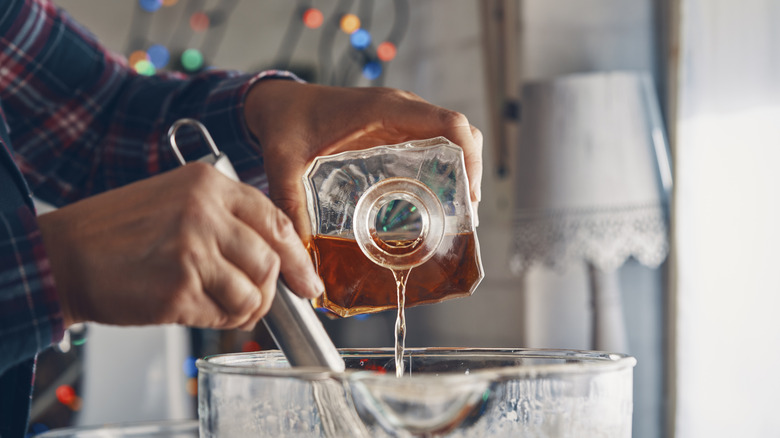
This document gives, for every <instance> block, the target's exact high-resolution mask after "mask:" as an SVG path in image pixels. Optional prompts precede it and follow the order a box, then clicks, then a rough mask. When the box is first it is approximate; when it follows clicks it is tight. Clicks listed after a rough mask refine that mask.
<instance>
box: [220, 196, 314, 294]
mask: <svg viewBox="0 0 780 438" xmlns="http://www.w3.org/2000/svg"><path fill="white" fill-rule="evenodd" d="M239 198H240V199H236V200H235V202H234V203H233V204H232V212H233V213H234V214H235V215H236V217H237V218H238V219H240V220H241V221H242V222H244V223H246V224H247V225H248V226H249V227H250V228H251V229H252V230H254V231H255V232H256V233H257V235H258V237H259V238H261V239H262V240H263V241H264V242H265V243H266V244H267V245H268V246H269V248H270V249H271V250H272V251H273V252H274V253H275V254H277V255H278V257H279V259H280V261H281V264H280V268H279V270H280V272H281V274H282V276H283V277H284V279H285V280H286V281H287V284H288V285H289V286H290V289H292V290H293V292H295V293H296V294H298V295H299V296H301V297H304V298H314V297H317V296H319V295H320V294H321V293H322V292H323V291H324V290H325V287H324V286H323V284H322V280H320V278H319V277H318V276H317V273H316V272H315V271H314V267H313V265H312V262H311V257H310V256H309V253H308V252H307V251H306V248H305V247H304V246H303V243H302V242H301V239H300V238H299V237H298V234H297V233H296V231H295V228H294V227H293V223H292V221H291V220H290V218H289V217H288V216H287V215H286V214H285V213H284V212H283V211H282V210H280V209H279V208H277V207H276V206H274V204H273V203H272V202H271V200H270V199H268V198H266V197H265V196H264V195H262V194H261V193H260V192H259V191H257V190H255V189H254V188H252V187H250V186H246V185H243V186H242V187H241V194H240V195H239ZM247 239H248V238H247ZM239 263H243V264H245V265H250V266H251V264H252V259H251V254H250V259H249V260H243V261H240V262H239ZM250 269H256V268H251V267H250ZM274 287H275V278H274Z"/></svg>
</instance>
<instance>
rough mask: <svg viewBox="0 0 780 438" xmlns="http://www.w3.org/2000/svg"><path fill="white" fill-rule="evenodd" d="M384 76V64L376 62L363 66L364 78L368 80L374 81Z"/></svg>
mask: <svg viewBox="0 0 780 438" xmlns="http://www.w3.org/2000/svg"><path fill="white" fill-rule="evenodd" d="M381 74H382V64H381V63H379V62H376V61H370V62H367V63H366V64H365V65H364V66H363V76H365V77H366V78H367V79H370V80H372V81H373V80H374V79H376V78H378V77H379V76H380V75H381Z"/></svg>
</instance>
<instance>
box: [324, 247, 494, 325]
mask: <svg viewBox="0 0 780 438" xmlns="http://www.w3.org/2000/svg"><path fill="white" fill-rule="evenodd" d="M385 243H386V244H388V245H390V246H393V247H399V248H402V247H405V246H406V247H408V246H409V243H408V242H385ZM310 250H311V254H312V258H313V259H314V262H315V265H316V267H317V272H318V274H319V276H320V278H322V281H323V282H324V283H325V293H324V294H322V295H321V296H320V297H319V298H318V299H317V300H316V301H315V305H317V306H319V307H323V308H326V309H328V310H330V311H332V312H334V313H335V314H336V315H339V316H342V317H346V316H351V315H357V314H361V313H371V312H378V311H382V310H388V309H395V308H397V307H398V302H399V297H400V291H399V289H398V284H397V280H396V279H395V278H394V276H393V272H392V271H391V270H390V269H387V268H385V267H382V266H379V265H377V264H375V263H374V262H372V261H371V260H369V259H368V258H367V257H366V256H365V255H364V254H363V252H362V251H361V250H360V247H359V246H358V244H357V242H355V241H354V240H352V239H345V238H340V237H332V236H315V237H314V238H313V239H312V245H311V247H310ZM477 251H478V249H477V240H476V238H475V237H474V234H473V233H462V234H450V235H445V236H444V238H443V240H442V242H441V244H440V245H439V249H438V250H437V252H436V254H434V255H433V257H431V258H430V259H429V260H428V261H426V262H425V263H423V264H422V265H419V266H416V267H414V268H413V269H412V270H411V271H410V272H409V274H408V279H407V282H406V292H405V299H406V303H405V304H406V305H405V307H412V306H416V305H419V304H428V303H438V302H440V301H443V300H445V299H448V298H456V297H462V296H466V295H469V294H470V293H471V292H472V289H473V287H474V286H475V285H476V283H477V282H478V281H479V280H480V279H481V278H482V266H481V265H480V263H479V258H478V252H477Z"/></svg>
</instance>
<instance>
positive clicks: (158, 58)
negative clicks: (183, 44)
mask: <svg viewBox="0 0 780 438" xmlns="http://www.w3.org/2000/svg"><path fill="white" fill-rule="evenodd" d="M146 54H147V56H148V57H149V61H151V63H152V65H153V66H154V67H155V68H163V67H165V66H166V65H168V61H169V60H170V59H171V53H170V52H169V51H168V49H167V48H166V47H165V46H163V45H161V44H153V45H151V46H149V48H148V49H146Z"/></svg>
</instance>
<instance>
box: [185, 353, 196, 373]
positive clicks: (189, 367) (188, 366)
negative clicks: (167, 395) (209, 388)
mask: <svg viewBox="0 0 780 438" xmlns="http://www.w3.org/2000/svg"><path fill="white" fill-rule="evenodd" d="M195 362H196V359H195V358H194V357H192V356H188V357H187V358H186V359H184V366H183V368H184V375H185V376H187V377H195V376H197V375H198V367H197V365H195Z"/></svg>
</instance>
